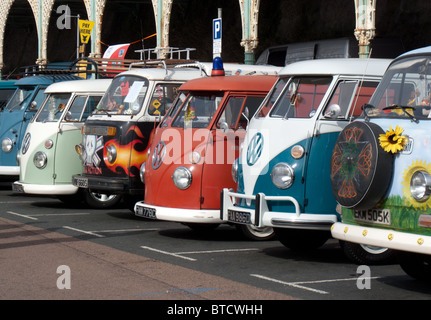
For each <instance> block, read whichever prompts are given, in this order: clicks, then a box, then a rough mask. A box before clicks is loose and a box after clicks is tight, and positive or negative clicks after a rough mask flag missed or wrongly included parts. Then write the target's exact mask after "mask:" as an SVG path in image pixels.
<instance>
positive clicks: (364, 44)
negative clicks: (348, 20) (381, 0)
mask: <svg viewBox="0 0 431 320" xmlns="http://www.w3.org/2000/svg"><path fill="white" fill-rule="evenodd" d="M354 1H355V12H356V29H355V32H354V34H355V37H356V39H357V40H358V41H359V58H368V57H369V55H370V40H372V39H373V38H374V36H375V34H376V28H375V16H376V1H377V0H354Z"/></svg>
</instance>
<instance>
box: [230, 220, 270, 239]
mask: <svg viewBox="0 0 431 320" xmlns="http://www.w3.org/2000/svg"><path fill="white" fill-rule="evenodd" d="M236 229H237V230H238V231H239V232H241V233H242V234H243V235H244V236H245V237H246V238H247V239H250V240H257V241H265V240H271V239H273V238H274V237H275V232H274V229H273V228H271V227H262V228H258V227H255V226H253V225H248V224H237V225H236Z"/></svg>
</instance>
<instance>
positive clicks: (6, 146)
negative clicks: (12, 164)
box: [1, 138, 13, 152]
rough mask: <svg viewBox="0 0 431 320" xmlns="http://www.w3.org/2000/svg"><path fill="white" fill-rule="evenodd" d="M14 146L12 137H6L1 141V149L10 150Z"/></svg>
mask: <svg viewBox="0 0 431 320" xmlns="http://www.w3.org/2000/svg"><path fill="white" fill-rule="evenodd" d="M12 147H13V142H12V140H11V139H10V138H4V139H3V140H2V142H1V149H2V150H3V151H4V152H10V151H11V150H12Z"/></svg>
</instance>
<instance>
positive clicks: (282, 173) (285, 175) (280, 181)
mask: <svg viewBox="0 0 431 320" xmlns="http://www.w3.org/2000/svg"><path fill="white" fill-rule="evenodd" d="M271 179H272V183H273V184H274V185H275V186H276V187H277V188H279V189H287V188H289V187H290V186H291V185H292V183H293V180H294V179H295V173H294V171H293V169H292V167H291V166H289V165H288V164H287V163H284V162H281V163H278V164H276V165H275V166H274V168H273V169H272V171H271Z"/></svg>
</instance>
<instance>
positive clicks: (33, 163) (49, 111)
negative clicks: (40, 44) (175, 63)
mask: <svg viewBox="0 0 431 320" xmlns="http://www.w3.org/2000/svg"><path fill="white" fill-rule="evenodd" d="M111 81H112V80H111V79H100V80H76V81H65V82H60V83H54V84H52V85H50V86H49V87H48V88H47V89H46V90H45V93H46V95H47V97H46V99H45V101H44V103H43V105H42V106H41V107H40V109H39V110H38V112H37V113H36V115H35V116H34V117H33V118H32V120H31V121H30V123H29V125H28V127H27V131H26V133H25V136H24V139H23V142H22V146H21V149H20V151H19V154H18V161H19V165H20V175H19V181H16V182H15V183H13V187H12V188H13V190H14V191H15V192H21V193H28V194H39V195H56V196H58V197H59V198H60V199H62V200H64V201H68V200H70V199H73V198H74V196H75V195H76V194H77V192H78V187H75V186H74V185H73V184H72V175H73V174H77V173H80V172H81V171H82V163H81V160H80V159H79V156H78V155H77V154H76V151H75V145H77V144H79V143H80V142H81V140H82V134H81V128H82V126H83V125H84V122H85V120H86V119H87V117H88V116H89V115H90V113H91V112H92V111H93V110H94V108H95V107H96V106H97V104H98V102H99V100H100V99H101V98H102V96H103V94H104V93H105V91H106V89H107V88H108V86H109V84H110V83H111Z"/></svg>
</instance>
